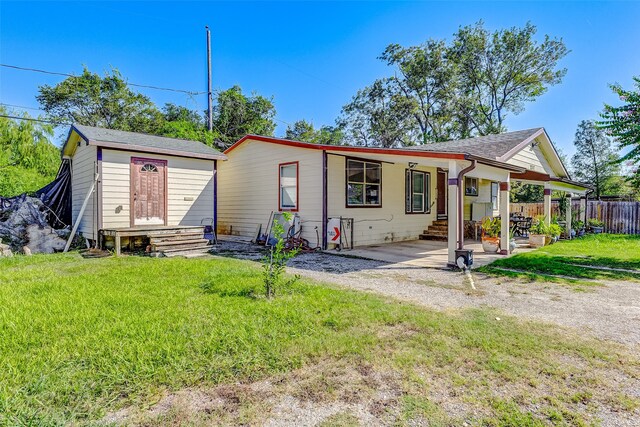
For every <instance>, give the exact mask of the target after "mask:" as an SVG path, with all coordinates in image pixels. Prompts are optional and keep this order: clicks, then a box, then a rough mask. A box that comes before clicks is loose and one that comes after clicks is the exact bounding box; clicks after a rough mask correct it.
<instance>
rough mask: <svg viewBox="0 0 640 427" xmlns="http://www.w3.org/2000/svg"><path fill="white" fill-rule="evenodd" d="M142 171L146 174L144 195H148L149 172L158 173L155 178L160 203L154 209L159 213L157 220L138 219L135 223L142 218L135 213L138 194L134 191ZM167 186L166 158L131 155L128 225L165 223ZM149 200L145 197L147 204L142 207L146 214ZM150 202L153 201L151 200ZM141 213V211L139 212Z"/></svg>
mask: <svg viewBox="0 0 640 427" xmlns="http://www.w3.org/2000/svg"><path fill="white" fill-rule="evenodd" d="M142 173H144V174H146V175H147V177H146V180H145V182H146V185H147V188H146V190H147V195H145V197H148V194H149V181H148V179H149V176H150V175H151V174H156V173H157V174H158V178H157V185H158V188H157V193H158V195H157V196H158V199H159V200H158V202H159V203H160V205H159V206H156V207H155V209H156V211H157V212H158V213H159V215H160V217H159V218H158V219H159V221H157V222H154V221H151V222H144V221H138V223H136V220H140V219H142V217H141V216H140V215H136V213H137V207H138V206H136V203H139V199H138V196H139V195H138V194H137V193H136V186H137V185H138V184H139V183H140V180H141V179H142V178H143V176H142V175H141V174H142ZM153 185H154V184H153V183H151V186H152V187H151V194H152V195H153V193H154V191H153ZM167 188H168V182H167V161H166V160H160V159H150V158H145V157H131V175H130V194H129V196H130V211H131V214H130V225H131V227H136V226H144V225H167V218H168V209H167ZM149 202H150V201H149V200H148V199H147V206H145V207H144V209H145V212H146V213H147V214H148V213H149ZM151 203H153V201H152V200H151ZM141 214H142V213H141ZM149 218H150V217H147V219H149Z"/></svg>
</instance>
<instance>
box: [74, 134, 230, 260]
mask: <svg viewBox="0 0 640 427" xmlns="http://www.w3.org/2000/svg"><path fill="white" fill-rule="evenodd" d="M62 155H63V160H65V159H66V161H69V162H70V166H71V211H72V223H74V224H75V223H76V220H78V218H79V227H78V232H79V233H80V234H81V235H82V236H84V237H85V238H86V239H88V240H89V241H90V242H93V243H94V244H97V243H99V242H101V240H102V239H103V238H106V240H109V242H107V243H108V244H109V245H111V244H113V245H114V246H115V248H116V250H117V251H118V252H119V251H120V246H121V243H127V242H126V240H130V239H133V238H134V237H140V236H146V237H149V234H150V233H152V232H153V231H158V230H163V231H165V232H166V231H171V230H173V231H180V230H181V229H186V230H188V227H190V226H191V227H193V226H201V224H202V223H203V220H205V222H206V221H211V222H215V217H216V179H217V177H216V170H217V167H218V161H219V160H225V159H226V156H225V155H223V154H222V153H220V152H218V151H216V150H214V149H213V148H211V147H209V146H207V145H205V144H203V143H201V142H198V141H187V140H182V139H175V138H165V137H159V136H153V135H146V134H141V133H134V132H124V131H118V130H111V129H103V128H97V127H91V126H82V125H73V126H71V129H70V131H69V134H68V137H67V139H66V142H65V144H64V146H63V148H62ZM83 205H84V208H83ZM208 218H211V219H210V220H208ZM182 231H184V230H182ZM112 237H113V238H114V240H115V242H114V241H112V239H111V238H112ZM200 237H202V236H200ZM121 238H124V240H125V241H124V242H121V241H120V240H121Z"/></svg>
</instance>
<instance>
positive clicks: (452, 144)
mask: <svg viewBox="0 0 640 427" xmlns="http://www.w3.org/2000/svg"><path fill="white" fill-rule="evenodd" d="M541 129H542V128H533V129H526V130H519V131H515V132H506V133H501V134H496V135H486V136H478V137H475V138H467V139H459V140H456V141H447V142H436V143H432V144H425V145H417V146H414V147H406V148H408V149H411V150H420V151H440V152H442V151H445V152H449V153H464V154H470V155H472V156H479V157H484V158H487V159H498V158H500V157H502V156H504V155H505V154H507V153H508V152H509V151H510V150H512V149H513V148H515V147H516V146H517V145H518V144H520V143H521V142H523V141H524V140H526V139H527V138H530V137H531V136H533V135H534V134H535V133H536V132H539V131H540V130H541Z"/></svg>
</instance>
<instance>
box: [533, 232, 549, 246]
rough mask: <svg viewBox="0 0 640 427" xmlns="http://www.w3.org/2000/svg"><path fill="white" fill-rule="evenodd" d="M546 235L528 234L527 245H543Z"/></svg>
mask: <svg viewBox="0 0 640 427" xmlns="http://www.w3.org/2000/svg"><path fill="white" fill-rule="evenodd" d="M546 240H547V236H545V235H544V234H529V246H531V247H533V248H541V247H543V246H544V245H545V243H546Z"/></svg>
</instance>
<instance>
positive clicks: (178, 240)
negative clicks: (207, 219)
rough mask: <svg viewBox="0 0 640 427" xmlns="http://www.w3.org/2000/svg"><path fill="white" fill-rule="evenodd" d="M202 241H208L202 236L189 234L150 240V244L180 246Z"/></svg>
mask: <svg viewBox="0 0 640 427" xmlns="http://www.w3.org/2000/svg"><path fill="white" fill-rule="evenodd" d="M200 240H207V239H205V238H204V236H203V235H202V234H188V235H184V236H177V237H167V238H157V237H153V238H151V239H149V243H150V244H152V245H163V244H165V243H176V244H179V243H183V242H193V241H200Z"/></svg>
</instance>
